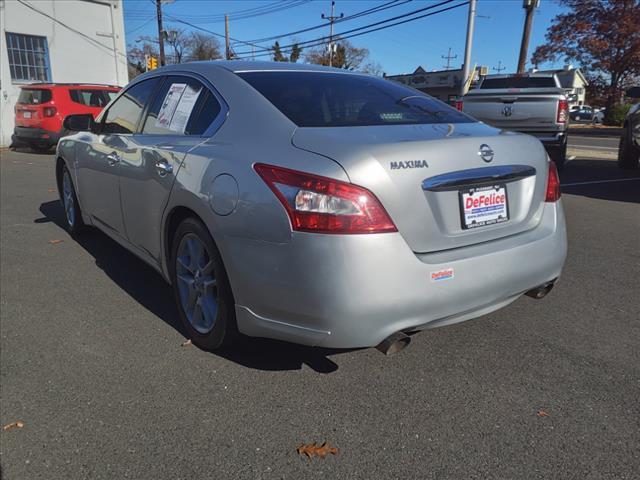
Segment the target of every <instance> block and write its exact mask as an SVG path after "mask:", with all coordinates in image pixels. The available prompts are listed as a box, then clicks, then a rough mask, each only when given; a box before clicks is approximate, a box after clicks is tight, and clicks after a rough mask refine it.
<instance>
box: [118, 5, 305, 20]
mask: <svg viewBox="0 0 640 480" xmlns="http://www.w3.org/2000/svg"><path fill="white" fill-rule="evenodd" d="M310 1H311V0H290V1H282V0H281V1H279V2H275V3H270V4H267V5H261V6H259V7H255V8H253V9H246V10H238V11H236V12H235V13H229V14H228V17H229V19H231V20H235V21H237V20H244V19H247V18H253V17H258V16H261V15H268V14H271V13H276V12H280V11H283V10H288V9H290V8H294V7H298V6H301V5H304V4H306V3H309V2H310ZM146 15H148V13H147V12H144V11H139V12H133V13H132V12H131V11H128V16H129V17H130V18H141V17H146ZM224 16H225V15H224V14H215V15H185V14H181V15H180V17H181V18H182V19H183V20H186V21H193V22H197V23H200V24H207V23H222V22H224Z"/></svg>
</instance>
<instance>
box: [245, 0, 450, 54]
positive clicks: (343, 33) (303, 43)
mask: <svg viewBox="0 0 640 480" xmlns="http://www.w3.org/2000/svg"><path fill="white" fill-rule="evenodd" d="M453 1H454V0H443V1H441V2H440V3H436V4H434V5H429V6H428V7H423V8H419V9H417V10H413V11H412V12H408V13H405V14H402V15H397V16H395V17H391V18H387V19H386V20H381V21H379V22H374V23H370V24H369V25H365V26H362V27H358V28H353V29H351V30H346V31H344V32H342V33H339V34H337V35H336V36H339V37H341V38H348V37H345V35H347V34H350V33H353V32H357V31H360V30H365V29H367V28H370V27H375V26H377V25H382V24H383V23H388V22H392V21H394V20H398V19H401V18H406V17H409V16H411V15H414V14H416V13H420V12H424V11H426V10H433V9H434V8H438V7H441V6H443V5H446V4H448V3H451V2H453ZM445 11H446V10H445ZM419 18H423V17H422V16H418V17H415V19H416V20H417V19H419ZM394 25H395V24H394ZM397 25H400V23H398V24H397ZM354 36H355V35H354ZM324 38H325V37H321V38H316V39H314V40H307V41H304V42H298V43H297V45H298V46H303V45H306V47H309V46H315V45H309V44H311V43H314V42H317V41H321V40H324ZM322 43H327V42H326V41H323V42H322ZM293 45H296V43H292V44H289V45H285V46H283V47H281V48H291V47H293ZM260 50H261V51H267V52H269V51H270V50H271V49H270V48H264V47H260ZM248 53H251V52H238V55H246V54H248Z"/></svg>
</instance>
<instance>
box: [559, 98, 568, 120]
mask: <svg viewBox="0 0 640 480" xmlns="http://www.w3.org/2000/svg"><path fill="white" fill-rule="evenodd" d="M568 118H569V102H567V101H566V100H558V116H557V119H556V120H557V123H567V120H568Z"/></svg>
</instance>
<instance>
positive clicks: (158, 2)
mask: <svg viewBox="0 0 640 480" xmlns="http://www.w3.org/2000/svg"><path fill="white" fill-rule="evenodd" d="M156 14H157V16H158V43H159V44H160V66H161V67H164V66H165V60H164V32H163V30H162V1H161V0H156Z"/></svg>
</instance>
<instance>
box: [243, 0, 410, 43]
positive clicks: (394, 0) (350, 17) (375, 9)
mask: <svg viewBox="0 0 640 480" xmlns="http://www.w3.org/2000/svg"><path fill="white" fill-rule="evenodd" d="M411 1H413V0H402V1H399V0H392V1H391V2H387V3H383V4H382V5H378V6H377V7H372V8H368V9H366V10H362V11H361V12H357V13H354V14H352V15H347V16H346V17H343V18H341V19H339V20H336V21H335V22H334V23H341V22H345V21H347V20H353V19H355V18H359V17H363V16H365V15H371V14H372V13H378V12H382V11H383V10H387V9H389V8H393V7H399V6H400V5H404V4H405V3H409V2H411ZM328 25H329V22H325V23H321V24H319V25H314V26H312V27H307V28H303V29H302V30H296V31H295V32H289V33H283V34H281V35H273V36H271V37H264V38H256V39H252V40H248V41H249V42H254V43H263V42H268V41H270V40H279V39H281V38H283V37H291V36H293V35H298V34H300V33H306V32H310V31H312V30H317V29H319V28H324V27H327V26H328Z"/></svg>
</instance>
